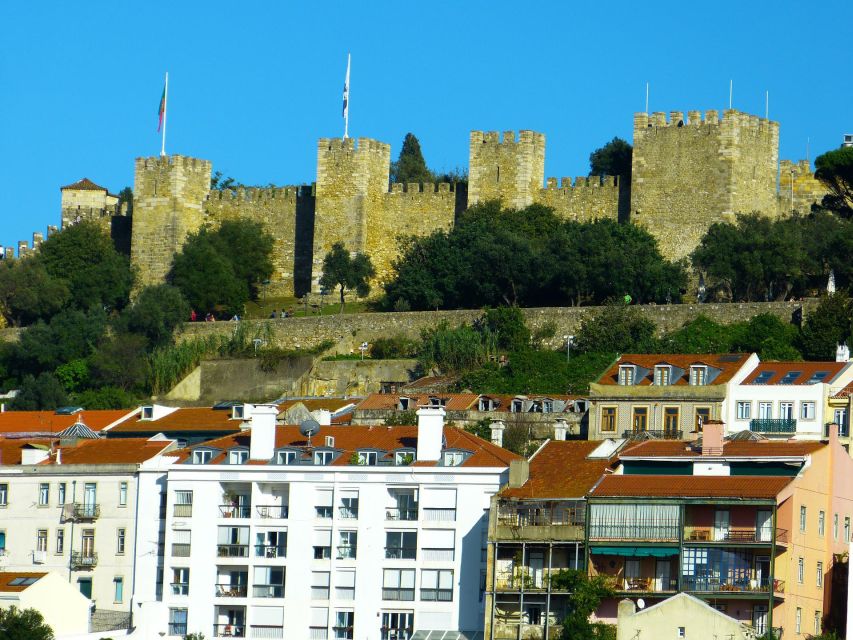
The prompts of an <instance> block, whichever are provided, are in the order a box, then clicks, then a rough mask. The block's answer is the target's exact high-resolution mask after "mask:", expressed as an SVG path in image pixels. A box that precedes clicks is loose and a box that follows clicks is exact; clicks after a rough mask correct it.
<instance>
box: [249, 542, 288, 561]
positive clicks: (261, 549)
mask: <svg viewBox="0 0 853 640" xmlns="http://www.w3.org/2000/svg"><path fill="white" fill-rule="evenodd" d="M255 557H256V558H286V557H287V545H286V544H279V545H268V544H256V545H255Z"/></svg>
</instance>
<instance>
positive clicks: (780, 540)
mask: <svg viewBox="0 0 853 640" xmlns="http://www.w3.org/2000/svg"><path fill="white" fill-rule="evenodd" d="M684 541H685V542H688V543H689V542H721V543H726V542H730V543H734V544H772V543H773V542H776V544H787V543H788V530H787V529H778V528H777V529H776V535H775V537H774V536H773V533H772V530H771V529H766V528H765V529H762V528H754V527H753V528H731V529H728V530H725V531H721V530H719V529H716V528H714V527H684Z"/></svg>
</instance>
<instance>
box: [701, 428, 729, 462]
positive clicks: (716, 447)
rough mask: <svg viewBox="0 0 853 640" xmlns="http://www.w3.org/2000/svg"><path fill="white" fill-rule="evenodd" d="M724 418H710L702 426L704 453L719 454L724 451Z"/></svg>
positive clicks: (707, 454)
mask: <svg viewBox="0 0 853 640" xmlns="http://www.w3.org/2000/svg"><path fill="white" fill-rule="evenodd" d="M724 426H725V425H724V424H723V421H722V420H708V421H706V422H705V424H704V425H703V427H702V455H703V456H719V455H722V453H723V427H724Z"/></svg>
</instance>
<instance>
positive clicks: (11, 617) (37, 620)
mask: <svg viewBox="0 0 853 640" xmlns="http://www.w3.org/2000/svg"><path fill="white" fill-rule="evenodd" d="M53 639H54V635H53V629H51V628H50V626H49V625H48V624H46V623H45V621H44V617H43V616H42V615H41V614H40V613H39V612H38V611H36V610H35V609H18V608H17V607H15V606H12V607H9V608H8V609H0V640H53Z"/></svg>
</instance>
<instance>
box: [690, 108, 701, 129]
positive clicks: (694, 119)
mask: <svg viewBox="0 0 853 640" xmlns="http://www.w3.org/2000/svg"><path fill="white" fill-rule="evenodd" d="M702 123H703V120H702V112H701V111H695V110H693V111H688V112H687V124H689V125H691V126H698V125H700V124H702Z"/></svg>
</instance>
